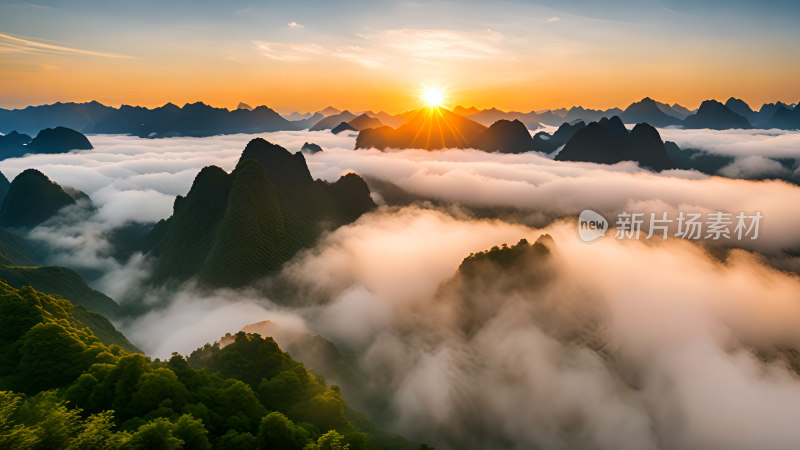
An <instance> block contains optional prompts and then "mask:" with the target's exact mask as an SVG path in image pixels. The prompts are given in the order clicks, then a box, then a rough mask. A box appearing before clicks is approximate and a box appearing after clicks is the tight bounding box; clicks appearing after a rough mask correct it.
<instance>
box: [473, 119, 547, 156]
mask: <svg viewBox="0 0 800 450" xmlns="http://www.w3.org/2000/svg"><path fill="white" fill-rule="evenodd" d="M469 146H470V147H472V148H475V149H478V150H484V151H487V152H501V153H525V152H529V151H531V150H533V138H532V137H531V134H530V133H529V132H528V128H527V127H526V126H525V124H523V123H522V122H520V121H519V120H513V121H509V120H505V119H503V120H498V121H497V122H495V123H493V124H492V125H491V126H490V127H489V128H487V129H486V130H484V131H482V132H481V133H480V134H478V135H477V136H475V138H474V139H472V140H471V141H470V143H469Z"/></svg>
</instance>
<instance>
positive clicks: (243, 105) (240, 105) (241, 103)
mask: <svg viewBox="0 0 800 450" xmlns="http://www.w3.org/2000/svg"><path fill="white" fill-rule="evenodd" d="M236 109H245V110H247V111H252V110H253V107H252V106H250V105H248V104H247V103H245V102H239V106H237V107H236Z"/></svg>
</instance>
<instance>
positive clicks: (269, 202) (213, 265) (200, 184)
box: [148, 138, 375, 286]
mask: <svg viewBox="0 0 800 450" xmlns="http://www.w3.org/2000/svg"><path fill="white" fill-rule="evenodd" d="M374 207H375V204H374V203H373V201H372V199H371V198H370V192H369V188H368V187H367V185H366V183H364V181H363V180H362V179H361V177H359V176H358V175H356V174H354V173H348V174H346V175H343V176H342V177H341V178H339V180H338V181H336V182H335V183H327V182H324V181H320V180H316V181H315V180H313V179H312V177H311V174H310V173H309V171H308V166H307V165H306V161H305V158H304V157H303V155H302V153H300V152H297V153H295V154H291V153H289V152H288V151H287V150H286V149H284V148H283V147H280V146H278V145H274V144H271V143H269V142H267V141H265V140H263V139H261V138H258V139H253V140H252V141H250V143H248V144H247V147H246V148H245V150H244V152H242V156H241V158H240V159H239V163H238V164H237V165H236V168H235V169H234V170H233V172H231V173H230V174H228V173H226V172H225V171H224V170H222V169H220V168H219V167H215V166H209V167H206V168H204V169H203V170H201V171H200V173H199V174H198V175H197V177H196V178H195V180H194V183H193V184H192V187H191V189H190V191H189V193H188V194H187V195H186V197H181V196H179V197H178V198H176V199H175V206H174V211H173V214H172V216H171V217H170V218H169V219H167V220H162V221H161V222H159V223H158V224H156V226H155V227H154V228H153V230H152V231H151V233H150V236H149V237H148V249H149V253H148V254H149V255H150V256H151V257H153V258H154V261H155V263H154V271H153V273H154V279H155V280H154V281H156V282H158V283H162V282H166V281H168V280H176V281H183V280H186V279H188V278H191V277H194V276H197V277H198V278H199V280H200V281H201V282H204V283H206V284H209V285H214V286H242V285H245V284H247V283H249V282H251V281H254V280H256V279H258V278H261V277H263V276H265V275H267V274H269V273H271V272H273V271H275V270H277V269H278V268H280V266H281V265H282V264H283V263H284V262H286V261H288V260H289V259H290V258H291V257H292V256H294V254H295V253H296V252H297V251H298V250H300V249H302V248H305V247H310V246H312V245H313V244H314V242H315V241H316V239H317V237H318V236H319V235H320V233H321V232H323V231H325V230H327V229H332V228H335V227H338V226H341V225H344V224H347V223H350V222H352V221H354V220H356V219H357V218H358V217H359V216H361V214H363V213H365V212H367V211H369V210H371V209H372V208H374Z"/></svg>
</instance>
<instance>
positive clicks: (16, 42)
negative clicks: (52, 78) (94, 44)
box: [0, 33, 135, 58]
mask: <svg viewBox="0 0 800 450" xmlns="http://www.w3.org/2000/svg"><path fill="white" fill-rule="evenodd" d="M0 50H4V51H11V52H17V53H44V54H50V55H87V56H99V57H103V58H135V56H129V55H122V54H119V53H108V52H96V51H93V50H82V49H78V48H72V47H66V46H63V45H55V44H48V43H45V42H37V41H32V40H29V39H22V38H19V37H15V36H11V35H9V34H5V33H0Z"/></svg>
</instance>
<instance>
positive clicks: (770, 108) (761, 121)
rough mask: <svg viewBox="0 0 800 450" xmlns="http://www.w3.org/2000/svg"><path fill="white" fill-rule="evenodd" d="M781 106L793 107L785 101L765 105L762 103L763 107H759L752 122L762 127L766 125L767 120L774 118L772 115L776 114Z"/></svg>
mask: <svg viewBox="0 0 800 450" xmlns="http://www.w3.org/2000/svg"><path fill="white" fill-rule="evenodd" d="M781 108H785V109H792V107H791V106H789V105H787V104H786V103H783V102H775V103H764V104H763V105H761V109H759V110H758V112H757V113H756V116H755V118H754V119H753V122H752V124H753V125H754V126H756V127H761V128H764V127H766V126H767V122H769V121H770V119H772V116H774V115H775V113H776V112H777V111H778V110H779V109H781Z"/></svg>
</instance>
